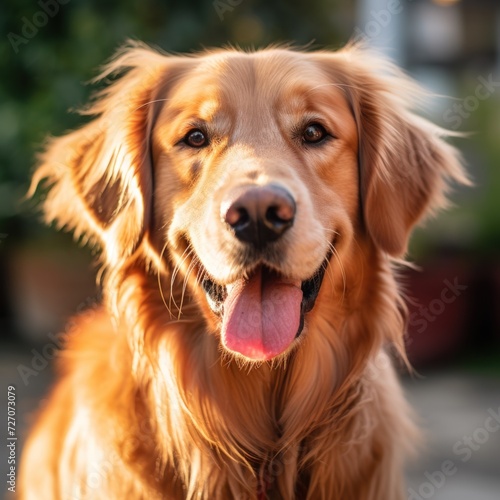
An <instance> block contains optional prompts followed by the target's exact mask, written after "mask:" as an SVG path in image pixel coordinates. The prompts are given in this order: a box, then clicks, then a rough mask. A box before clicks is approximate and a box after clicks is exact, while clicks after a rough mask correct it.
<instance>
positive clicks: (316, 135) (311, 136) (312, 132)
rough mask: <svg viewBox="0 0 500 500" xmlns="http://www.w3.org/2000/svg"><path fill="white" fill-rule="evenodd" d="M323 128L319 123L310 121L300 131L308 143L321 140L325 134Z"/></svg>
mask: <svg viewBox="0 0 500 500" xmlns="http://www.w3.org/2000/svg"><path fill="white" fill-rule="evenodd" d="M327 135H328V134H327V132H326V130H325V128H324V127H323V126H322V125H320V124H319V123H310V124H309V125H308V126H307V127H306V128H305V129H304V132H302V139H303V140H304V142H307V143H309V144H316V143H318V142H321V141H322V140H323V139H324V138H325V137H326V136H327Z"/></svg>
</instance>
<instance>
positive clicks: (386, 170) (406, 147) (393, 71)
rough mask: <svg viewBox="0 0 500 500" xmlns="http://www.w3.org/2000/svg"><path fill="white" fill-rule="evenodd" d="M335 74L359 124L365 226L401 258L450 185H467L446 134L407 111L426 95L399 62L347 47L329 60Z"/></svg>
mask: <svg viewBox="0 0 500 500" xmlns="http://www.w3.org/2000/svg"><path fill="white" fill-rule="evenodd" d="M332 63H333V64H332ZM332 71H333V74H334V75H335V78H336V80H337V83H339V84H340V86H341V87H342V88H343V89H344V91H345V93H346V95H347V98H348V100H349V101H350V104H351V107H352V111H353V114H354V117H355V119H356V123H357V128H358V134H359V171H360V196H361V206H362V211H363V212H362V213H363V220H364V225H365V229H366V231H367V232H368V233H369V235H370V236H371V238H372V239H373V241H374V242H375V243H376V244H377V245H378V247H379V248H381V249H382V250H384V251H385V252H387V253H388V254H390V255H392V256H400V255H402V254H404V253H405V252H406V249H407V245H408V239H409V235H410V232H411V229H412V227H413V226H414V225H415V224H417V223H418V222H419V221H420V220H421V219H422V218H424V217H425V216H426V215H427V214H429V213H432V212H433V211H435V210H436V209H438V208H441V207H443V206H444V205H445V204H446V192H447V190H448V186H449V184H450V182H457V183H462V184H470V182H469V180H468V179H467V177H466V175H465V174H464V171H463V169H462V166H461V161H460V155H459V153H458V151H457V150H456V149H455V148H453V147H452V146H450V145H449V144H447V143H446V142H445V141H444V138H445V137H446V136H447V135H451V134H448V133H447V131H445V130H443V129H441V128H439V127H437V126H435V125H433V124H432V123H430V122H428V121H427V120H425V119H423V118H420V117H419V116H417V115H415V114H414V113H413V112H412V110H413V109H414V108H415V107H417V105H419V104H421V103H422V102H423V100H424V98H425V92H424V91H423V90H422V89H421V88H420V87H419V86H418V85H417V84H416V83H415V82H414V81H413V80H411V79H410V78H408V77H407V76H406V75H404V74H403V72H402V71H400V70H399V69H398V68H397V67H396V66H394V65H393V64H391V63H390V62H388V61H386V60H384V59H382V58H380V57H377V56H376V55H374V54H372V53H370V52H368V51H366V50H364V49H362V48H359V47H356V46H350V47H348V48H347V49H344V50H343V51H341V52H339V53H337V55H336V56H333V57H331V58H330V71H329V73H330V75H331V74H332ZM455 135H458V134H455Z"/></svg>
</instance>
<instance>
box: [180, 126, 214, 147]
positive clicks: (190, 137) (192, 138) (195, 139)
mask: <svg viewBox="0 0 500 500" xmlns="http://www.w3.org/2000/svg"><path fill="white" fill-rule="evenodd" d="M184 142H185V143H186V144H187V145H188V146H191V147H192V148H202V147H203V146H206V145H207V144H208V139H207V136H206V135H205V134H204V133H203V132H202V131H201V130H199V129H194V130H191V131H190V132H188V133H187V134H186V137H185V138H184Z"/></svg>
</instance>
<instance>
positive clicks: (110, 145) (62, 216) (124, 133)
mask: <svg viewBox="0 0 500 500" xmlns="http://www.w3.org/2000/svg"><path fill="white" fill-rule="evenodd" d="M168 59H169V58H167V57H165V56H163V55H161V54H159V53H156V52H154V51H153V50H151V49H149V48H146V47H143V46H140V45H138V44H136V45H134V46H129V47H127V48H125V49H122V50H121V51H120V52H119V53H118V54H117V56H116V57H115V59H114V60H113V61H112V62H111V63H110V64H108V65H107V66H106V68H105V70H104V72H103V73H102V74H101V75H100V77H99V78H104V77H108V76H110V75H117V74H121V77H120V78H119V79H118V80H117V81H116V82H115V83H113V84H111V85H110V86H108V87H107V88H106V89H105V90H104V91H102V92H101V93H100V94H98V96H97V99H96V100H95V102H94V103H93V104H92V105H91V106H90V108H89V109H88V110H87V111H85V112H84V114H88V115H92V116H94V119H93V120H92V121H91V122H90V123H88V124H87V125H85V126H83V127H82V128H80V129H79V130H76V131H74V132H71V133H69V134H67V135H65V136H63V137H60V138H55V139H52V140H50V141H49V143H48V145H47V147H46V150H45V152H44V153H43V154H42V155H41V165H40V167H39V168H38V169H37V170H36V172H35V174H34V176H33V183H32V188H31V190H30V191H31V192H33V191H34V190H35V189H36V186H37V185H38V183H39V182H40V181H41V180H42V179H47V183H48V184H50V185H51V188H50V191H49V192H48V194H47V197H46V199H45V201H44V204H43V208H44V212H45V217H46V219H47V221H49V222H51V221H56V223H57V225H58V226H59V227H65V228H67V229H72V230H74V233H75V236H76V237H83V238H84V239H88V240H91V241H93V242H96V243H98V244H99V245H100V246H101V247H102V248H103V256H104V258H105V260H106V261H107V262H108V263H110V262H116V260H117V259H120V258H124V257H126V256H128V255H130V254H131V253H132V252H133V251H134V250H135V248H137V245H138V243H139V242H140V240H141V238H142V237H143V235H144V232H145V230H146V227H147V224H148V217H149V214H150V209H151V206H150V205H151V200H152V165H151V154H150V134H151V129H152V126H153V122H154V119H155V113H156V109H157V106H156V104H155V101H156V100H157V98H156V94H157V93H158V91H159V89H160V87H161V85H160V83H159V82H160V81H161V78H162V75H163V73H164V72H165V69H166V64H167V61H168Z"/></svg>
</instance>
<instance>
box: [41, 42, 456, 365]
mask: <svg viewBox="0 0 500 500" xmlns="http://www.w3.org/2000/svg"><path fill="white" fill-rule="evenodd" d="M124 68H131V69H130V71H129V72H128V73H127V74H126V75H125V76H122V77H121V79H120V80H119V81H118V82H117V83H115V84H114V85H113V86H111V87H110V88H109V89H108V90H107V91H106V92H105V93H104V95H103V96H102V97H101V100H100V101H98V102H97V104H96V105H95V106H94V108H93V112H94V113H95V114H97V115H98V117H97V118H96V119H95V120H94V121H93V122H91V123H90V124H88V125H86V126H85V127H84V128H82V129H81V130H79V131H77V132H74V133H72V134H70V135H68V136H65V137H63V138H61V139H58V140H56V141H55V142H53V143H52V145H51V146H50V147H49V148H48V150H47V153H46V155H45V157H44V163H43V165H42V166H41V168H40V169H39V171H38V173H37V174H36V176H35V180H39V179H40V178H42V177H48V178H49V179H50V180H51V181H52V182H53V184H54V187H53V188H52V190H51V191H50V193H49V196H48V198H47V201H46V203H45V210H46V213H47V217H48V219H51V220H52V219H56V220H58V221H59V223H60V224H61V225H68V226H70V227H72V228H74V229H75V230H76V233H77V234H85V235H86V236H87V237H90V238H93V239H95V240H97V241H98V242H99V243H100V245H101V246H102V247H103V258H104V261H105V264H106V266H107V268H108V270H109V271H110V272H111V273H114V274H115V275H116V274H119V272H120V270H121V269H125V268H126V266H128V265H129V264H130V261H131V259H132V260H133V258H134V256H139V260H140V259H141V258H142V257H145V256H146V257H151V255H152V254H154V256H153V260H154V259H156V260H157V261H160V262H162V263H165V262H166V264H165V265H164V266H163V269H164V273H166V274H167V275H168V274H170V278H171V280H172V283H174V282H175V279H176V276H177V274H178V273H180V274H181V275H182V279H181V280H180V282H181V284H187V286H189V288H190V293H191V294H192V295H193V296H194V297H195V300H197V301H198V304H199V307H200V309H201V311H202V312H203V314H204V315H205V317H206V320H207V324H210V325H212V327H213V328H214V329H216V330H217V331H218V333H219V334H220V338H221V343H222V346H223V347H224V349H225V350H226V351H228V352H232V353H235V354H236V355H237V356H243V357H244V358H246V359H250V360H259V361H261V360H268V359H271V358H274V357H276V356H279V355H282V354H285V353H287V352H289V351H290V349H291V348H292V347H293V346H294V345H295V343H296V342H295V339H296V338H297V337H299V336H300V335H301V332H302V331H303V329H304V326H307V323H308V317H309V316H308V315H310V314H313V312H314V306H315V301H316V298H317V296H318V294H319V293H320V291H321V289H322V287H323V288H324V287H325V284H324V282H325V281H326V280H323V277H324V276H325V270H327V269H328V268H329V267H330V268H331V267H332V264H330V261H332V262H334V260H333V259H334V257H335V259H336V261H337V262H338V263H339V266H340V265H341V263H342V262H343V263H344V264H345V265H346V267H348V269H347V275H349V271H351V274H352V273H356V269H352V267H353V265H349V262H350V260H349V259H350V257H351V256H352V255H354V254H356V252H358V253H362V254H366V255H369V254H373V253H374V252H380V253H385V254H388V255H401V254H402V253H404V251H405V249H406V244H407V239H408V235H409V232H410V230H411V228H412V227H413V225H414V224H415V223H417V222H418V220H419V219H420V218H421V217H422V216H423V215H425V213H426V212H427V211H428V210H430V209H432V208H436V207H438V206H439V205H440V204H441V203H442V202H443V196H442V195H443V191H444V188H445V186H446V180H447V179H449V178H451V179H456V180H459V181H462V182H464V181H465V179H464V177H463V175H462V171H461V168H460V165H459V163H458V161H457V158H456V154H455V152H454V150H453V149H452V148H451V147H449V146H447V145H446V144H445V143H444V142H443V141H442V140H441V139H440V137H439V134H440V132H441V131H440V130H439V129H438V128H436V127H433V126H432V125H431V124H429V123H428V122H426V121H424V120H422V119H420V118H417V117H416V116H415V115H413V114H412V113H411V112H410V111H409V109H408V108H409V105H410V104H411V102H412V101H413V100H414V99H415V98H416V97H418V95H416V94H418V89H417V88H416V87H415V86H413V85H412V84H411V83H410V82H409V81H408V80H407V79H406V78H405V77H404V76H403V75H401V74H400V73H398V72H397V70H395V69H394V68H393V67H392V66H391V65H388V64H386V63H384V62H382V61H380V60H377V59H372V58H371V56H370V55H367V54H365V53H364V52H363V51H360V50H359V49H355V48H350V49H347V50H345V51H343V52H339V53H336V54H332V53H327V52H318V53H301V52H294V51H290V50H285V49H270V50H266V51H262V52H256V53H251V54H247V53H242V52H238V51H219V52H215V53H206V54H202V55H200V56H197V57H166V56H162V55H159V54H156V53H154V52H152V51H150V50H149V49H143V48H135V49H131V50H129V51H128V52H125V53H124V54H123V55H122V56H121V57H120V58H119V59H118V60H117V62H116V63H114V64H112V65H111V66H110V68H109V71H110V72H112V71H116V70H118V71H122V70H123V69H124ZM384 71H385V72H386V73H388V74H387V75H385V76H383V75H382V74H381V73H383V72H384ZM367 263H368V260H367ZM349 268H351V269H349ZM144 272H145V271H144ZM342 272H344V270H342ZM358 274H359V273H358ZM343 286H344V287H346V286H347V287H349V286H350V284H349V283H343ZM344 291H345V290H344ZM182 294H183V295H184V290H183V291H182ZM214 325H215V326H214Z"/></svg>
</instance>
